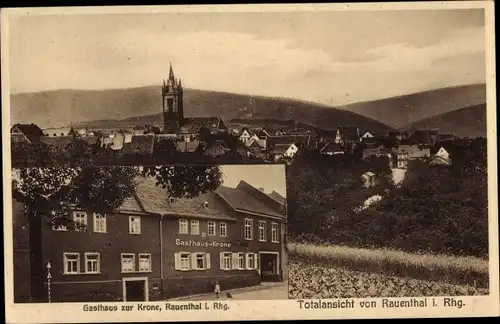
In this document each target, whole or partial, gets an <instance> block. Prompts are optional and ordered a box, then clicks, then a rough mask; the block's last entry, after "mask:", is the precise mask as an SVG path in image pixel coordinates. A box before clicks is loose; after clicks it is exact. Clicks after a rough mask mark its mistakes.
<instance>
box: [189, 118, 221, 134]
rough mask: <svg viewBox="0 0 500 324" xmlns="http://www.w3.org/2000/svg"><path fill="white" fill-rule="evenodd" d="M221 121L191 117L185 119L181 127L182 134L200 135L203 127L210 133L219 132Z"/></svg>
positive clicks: (218, 119)
mask: <svg viewBox="0 0 500 324" xmlns="http://www.w3.org/2000/svg"><path fill="white" fill-rule="evenodd" d="M220 123H221V119H220V118H219V117H190V118H184V120H183V122H182V126H181V132H183V133H184V132H185V133H199V132H200V129H201V128H202V127H206V128H208V129H209V130H210V131H218V130H219V127H220Z"/></svg>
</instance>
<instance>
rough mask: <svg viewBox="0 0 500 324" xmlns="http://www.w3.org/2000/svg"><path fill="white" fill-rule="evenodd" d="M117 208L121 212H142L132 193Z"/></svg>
mask: <svg viewBox="0 0 500 324" xmlns="http://www.w3.org/2000/svg"><path fill="white" fill-rule="evenodd" d="M118 210H119V211H122V212H144V210H143V209H142V207H141V205H140V204H139V202H138V201H137V198H136V197H135V196H134V195H133V196H130V197H127V198H125V200H124V201H123V203H122V204H121V206H120V207H119V208H118Z"/></svg>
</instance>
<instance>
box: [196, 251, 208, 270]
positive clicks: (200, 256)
mask: <svg viewBox="0 0 500 324" xmlns="http://www.w3.org/2000/svg"><path fill="white" fill-rule="evenodd" d="M194 269H196V270H204V269H206V261H205V253H196V254H195V263H194Z"/></svg>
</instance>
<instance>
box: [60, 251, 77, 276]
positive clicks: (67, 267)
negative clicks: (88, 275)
mask: <svg viewBox="0 0 500 324" xmlns="http://www.w3.org/2000/svg"><path fill="white" fill-rule="evenodd" d="M63 259H64V274H76V273H79V272H80V254H79V253H64V255H63Z"/></svg>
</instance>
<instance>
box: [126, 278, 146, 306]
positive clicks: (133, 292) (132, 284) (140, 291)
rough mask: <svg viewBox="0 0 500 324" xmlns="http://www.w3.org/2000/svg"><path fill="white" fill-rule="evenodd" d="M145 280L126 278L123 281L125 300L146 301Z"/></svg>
mask: <svg viewBox="0 0 500 324" xmlns="http://www.w3.org/2000/svg"><path fill="white" fill-rule="evenodd" d="M145 286H146V281H145V280H127V281H125V298H126V301H146V288H145Z"/></svg>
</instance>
